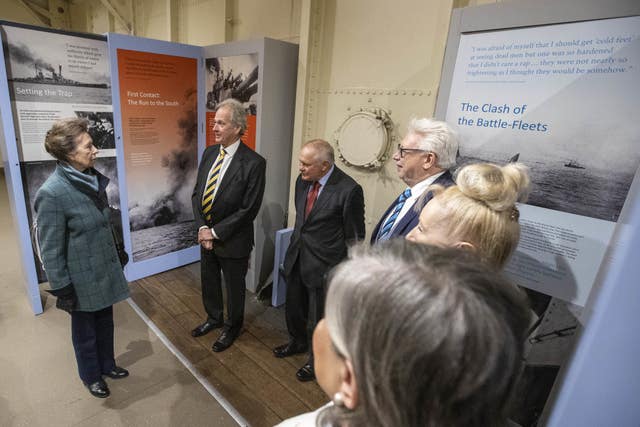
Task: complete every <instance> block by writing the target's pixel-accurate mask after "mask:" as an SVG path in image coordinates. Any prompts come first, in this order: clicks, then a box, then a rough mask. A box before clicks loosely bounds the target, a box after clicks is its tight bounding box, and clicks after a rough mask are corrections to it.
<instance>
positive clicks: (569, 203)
mask: <svg viewBox="0 0 640 427" xmlns="http://www.w3.org/2000/svg"><path fill="white" fill-rule="evenodd" d="M509 161H518V162H520V163H523V164H525V165H526V166H528V167H529V171H530V176H531V182H532V184H533V185H532V190H531V193H530V194H529V199H528V201H527V204H529V205H533V206H539V207H542V208H547V209H553V210H556V211H561V212H567V213H572V214H576V215H582V216H586V217H591V218H597V219H602V220H605V221H613V222H615V221H617V220H618V217H619V216H620V211H621V210H622V206H623V205H624V202H625V200H626V197H627V193H628V191H629V187H630V186H631V182H632V181H633V176H634V174H633V173H631V172H629V171H619V170H617V169H599V168H596V167H591V166H588V165H587V164H582V163H580V162H579V161H577V160H575V159H570V158H567V159H561V158H557V157H551V156H550V157H546V158H545V157H533V156H531V155H530V154H527V155H526V156H524V155H522V154H521V153H513V155H512V156H511V157H507V156H505V155H504V154H496V153H491V152H483V153H474V156H464V155H461V156H460V157H459V158H458V164H457V168H458V169H459V168H460V167H462V166H464V165H466V164H470V163H478V162H490V163H495V164H499V165H504V164H506V163H507V162H509Z"/></svg>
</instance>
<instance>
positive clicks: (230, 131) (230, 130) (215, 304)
mask: <svg viewBox="0 0 640 427" xmlns="http://www.w3.org/2000/svg"><path fill="white" fill-rule="evenodd" d="M246 129H247V119H246V113H245V110H244V107H243V106H242V104H241V103H239V102H238V101H236V100H234V99H228V100H226V101H223V102H221V103H220V104H218V108H217V110H216V116H215V125H214V127H213V132H214V135H215V140H216V143H217V144H216V145H213V146H211V147H208V148H207V149H206V150H205V151H204V154H203V155H202V161H201V162H200V168H199V169H198V179H197V181H196V186H195V188H194V190H193V195H192V196H191V202H192V205H193V214H194V217H195V221H196V225H197V226H198V227H199V230H198V243H200V245H201V275H202V301H203V304H204V308H205V310H206V312H207V319H206V320H205V322H204V323H202V324H201V325H198V326H197V327H196V328H195V329H193V331H191V335H192V336H194V337H199V336H201V335H205V334H207V333H208V332H209V331H211V330H212V329H215V328H220V327H222V326H224V328H223V330H222V333H221V334H220V336H219V337H218V339H217V340H216V341H215V342H214V343H213V347H212V349H213V351H216V352H219V351H223V350H226V349H227V348H229V346H231V344H233V342H234V341H235V339H236V338H237V337H238V335H239V334H240V330H241V329H242V323H243V320H244V297H245V287H246V285H245V276H246V274H247V269H248V266H249V254H250V253H251V250H252V249H253V243H254V242H253V220H254V219H255V217H256V215H257V214H258V210H259V209H260V205H261V204H262V196H263V194H264V185H265V169H266V162H265V160H264V158H263V157H262V156H260V155H259V154H257V153H256V152H254V151H253V150H251V149H250V148H249V147H247V146H246V145H244V144H243V143H242V142H241V141H240V136H241V135H242V134H243V133H244V132H245V130H246ZM221 272H222V274H223V275H224V284H225V287H226V291H227V320H226V321H224V319H223V305H222V303H223V301H222V287H221Z"/></svg>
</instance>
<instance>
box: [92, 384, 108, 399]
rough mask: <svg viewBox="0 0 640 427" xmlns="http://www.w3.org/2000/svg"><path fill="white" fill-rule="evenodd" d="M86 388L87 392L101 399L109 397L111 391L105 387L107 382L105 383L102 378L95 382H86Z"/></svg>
mask: <svg viewBox="0 0 640 427" xmlns="http://www.w3.org/2000/svg"><path fill="white" fill-rule="evenodd" d="M87 388H88V389H89V393H91V394H93V395H94V396H95V397H99V398H101V399H104V398H105V397H109V395H110V394H111V392H110V391H109V387H107V383H105V382H104V380H99V381H96V382H95V383H92V384H88V385H87Z"/></svg>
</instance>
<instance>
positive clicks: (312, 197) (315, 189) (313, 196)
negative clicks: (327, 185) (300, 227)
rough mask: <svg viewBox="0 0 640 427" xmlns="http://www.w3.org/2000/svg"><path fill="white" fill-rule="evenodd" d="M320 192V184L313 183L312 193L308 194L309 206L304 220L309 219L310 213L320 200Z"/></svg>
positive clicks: (305, 209)
mask: <svg viewBox="0 0 640 427" xmlns="http://www.w3.org/2000/svg"><path fill="white" fill-rule="evenodd" d="M318 192H320V183H319V182H318V181H316V182H314V183H313V187H312V188H311V191H309V193H307V204H306V206H305V208H304V219H307V217H308V216H309V212H311V209H313V205H314V204H315V203H316V200H317V199H318Z"/></svg>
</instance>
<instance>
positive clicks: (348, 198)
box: [273, 139, 365, 381]
mask: <svg viewBox="0 0 640 427" xmlns="http://www.w3.org/2000/svg"><path fill="white" fill-rule="evenodd" d="M298 159H299V170H300V175H299V176H298V179H297V180H296V188H295V206H296V222H295V226H294V229H293V235H292V236H291V242H290V244H289V248H288V250H287V253H286V255H285V260H284V273H285V278H286V280H287V295H286V309H285V316H286V321H287V329H288V331H289V342H288V343H286V344H283V345H281V346H278V347H276V348H275V349H274V350H273V353H274V355H275V356H276V357H287V356H291V355H293V354H297V353H305V352H307V351H309V358H308V361H307V363H305V365H304V366H303V367H302V368H300V369H299V370H298V372H297V373H296V377H297V378H298V379H299V380H300V381H310V380H313V379H314V378H315V372H314V369H313V351H312V349H311V345H310V340H311V336H312V334H313V330H314V328H315V326H316V324H317V323H318V321H319V320H320V319H321V318H322V316H323V314H324V299H325V278H326V277H325V276H326V274H327V273H328V272H329V270H330V269H331V268H332V267H334V266H335V265H337V264H338V263H340V261H342V260H343V259H344V258H346V256H347V246H348V245H349V244H352V243H355V242H356V241H358V240H362V239H364V235H365V229H364V197H363V193H362V187H361V186H360V185H359V184H358V183H356V182H355V181H354V180H353V178H351V177H350V176H349V175H347V174H346V173H344V172H343V171H342V170H340V169H339V168H338V167H336V166H335V164H334V153H333V147H331V145H330V144H329V143H328V142H327V141H324V140H321V139H314V140H312V141H309V142H307V143H305V144H304V145H303V146H302V149H301V150H300V155H299V157H298Z"/></svg>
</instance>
